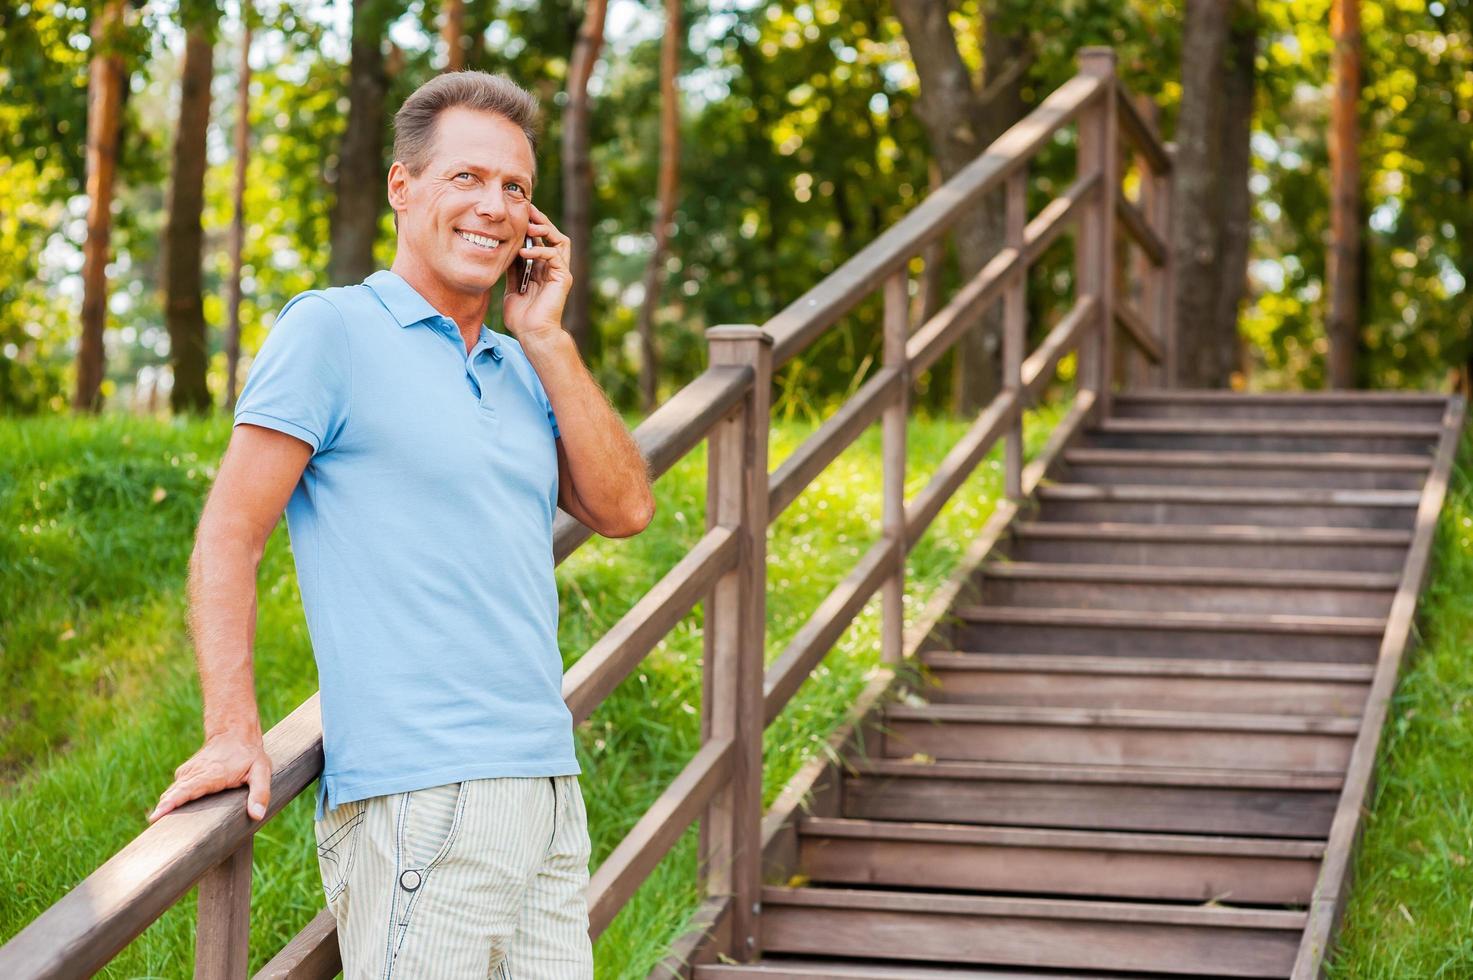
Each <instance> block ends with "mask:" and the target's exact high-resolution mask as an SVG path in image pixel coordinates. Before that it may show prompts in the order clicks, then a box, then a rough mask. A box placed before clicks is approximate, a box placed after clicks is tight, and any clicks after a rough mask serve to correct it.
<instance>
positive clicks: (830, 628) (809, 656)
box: [762, 538, 903, 726]
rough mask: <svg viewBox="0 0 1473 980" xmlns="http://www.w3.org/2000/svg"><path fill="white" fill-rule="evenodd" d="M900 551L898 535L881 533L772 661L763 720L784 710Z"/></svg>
mask: <svg viewBox="0 0 1473 980" xmlns="http://www.w3.org/2000/svg"><path fill="white" fill-rule="evenodd" d="M897 556H900V557H902V558H903V553H902V552H901V550H900V543H899V542H898V541H891V540H887V539H885V538H881V539H880V540H879V541H876V542H875V543H874V544H873V545H871V546H870V549H869V551H867V552H865V555H864V557H863V558H861V559H860V560H859V563H858V564H856V565H855V566H854V569H853V570H852V571H850V573H849V574H848V575H846V576H844V578H843V580H842V581H840V582H839V584H838V585H836V586H834V588H833V590H832V591H830V592H829V594H828V595H827V596H825V597H824V599H823V601H822V602H821V603H819V604H818V608H817V609H815V610H814V611H813V615H812V616H810V617H809V618H808V621H807V622H805V623H804V624H803V626H802V627H801V628H800V629H799V630H798V632H797V633H796V634H795V635H794V636H793V639H792V640H790V641H789V642H788V645H787V646H786V647H785V648H784V649H783V652H782V653H781V654H779V655H778V658H777V659H776V660H774V661H773V663H772V666H771V667H769V668H768V669H767V674H766V677H765V678H764V681H763V692H762V700H763V714H764V718H765V721H764V726H765V725H770V724H771V723H772V720H773V719H774V718H776V717H777V716H778V715H779V714H780V713H781V712H782V709H783V707H784V706H786V705H787V703H788V701H789V700H790V699H791V698H792V696H793V695H794V694H795V693H796V692H797V690H798V688H799V687H801V686H802V684H803V682H804V681H805V680H807V679H808V675H809V674H811V673H812V672H813V668H814V667H816V666H818V664H819V662H820V661H822V660H823V658H824V656H825V655H827V653H828V652H829V650H830V648H832V647H833V645H834V643H835V641H837V640H838V638H839V637H840V636H841V635H842V634H843V632H844V631H845V630H846V629H848V628H849V624H850V623H851V622H853V621H854V617H855V616H857V615H859V611H860V610H861V609H863V608H864V604H865V603H866V602H868V601H869V600H870V597H871V596H873V595H874V594H875V590H876V589H878V588H879V587H880V585H881V584H882V583H883V582H884V581H885V578H886V576H887V575H889V574H890V573H891V572H893V570H894V568H895V561H896V558H897Z"/></svg>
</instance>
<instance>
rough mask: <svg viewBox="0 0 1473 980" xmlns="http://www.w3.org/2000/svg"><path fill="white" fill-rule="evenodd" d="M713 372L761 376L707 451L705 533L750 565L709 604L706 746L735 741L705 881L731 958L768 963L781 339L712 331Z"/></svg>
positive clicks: (705, 846)
mask: <svg viewBox="0 0 1473 980" xmlns="http://www.w3.org/2000/svg"><path fill="white" fill-rule="evenodd" d="M706 340H707V342H708V344H709V345H710V351H711V355H710V363H711V364H712V365H713V366H714V365H717V364H736V365H743V366H747V367H750V368H752V371H753V381H752V388H751V390H750V391H749V392H748V393H747V396H746V398H744V399H743V400H742V403H741V406H740V407H739V408H738V409H737V410H736V411H734V412H733V413H732V414H731V415H729V416H727V417H726V418H725V419H723V420H722V421H720V422H718V423H717V424H716V427H715V428H714V429H712V431H711V435H710V437H709V439H708V441H707V459H708V466H707V477H706V526H707V527H708V528H710V527H714V526H716V525H718V524H720V525H722V526H724V527H730V528H734V529H736V530H737V532H738V535H739V538H740V541H741V557H740V559H739V560H738V562H737V566H736V567H735V568H733V569H732V570H731V571H729V572H727V573H726V574H725V575H723V576H722V577H721V578H720V579H718V580H717V582H716V585H715V587H714V588H713V589H712V590H711V595H710V597H709V598H708V599H707V601H706V609H705V630H704V641H703V642H704V649H705V661H704V665H703V674H704V678H705V686H704V690H703V692H702V698H701V721H702V724H701V729H702V740H703V741H704V740H706V739H711V738H715V739H730V740H731V743H732V767H731V778H730V780H729V781H728V782H727V784H726V786H725V787H723V788H722V790H721V791H720V792H719V793H717V795H716V796H715V798H714V799H713V800H712V801H711V803H710V805H709V806H708V807H707V808H706V815H705V819H704V820H703V821H702V823H701V872H702V875H703V877H704V878H705V881H706V889H707V892H708V894H712V895H729V896H730V897H731V910H730V913H729V917H728V921H729V922H730V923H731V948H730V949H729V950H727V953H728V954H729V955H731V956H733V957H735V958H736V959H738V960H744V961H745V960H751V959H754V958H755V957H757V956H759V955H760V954H761V948H760V945H759V938H760V936H761V932H760V930H759V929H758V928H757V916H758V914H759V913H760V911H761V909H760V905H759V902H760V899H761V895H762V731H763V728H764V713H763V701H762V679H763V653H764V650H765V646H766V643H765V640H766V632H767V612H766V598H767V430H768V425H769V419H770V415H771V409H770V402H771V398H772V338H771V336H769V335H768V334H767V333H766V332H765V331H763V330H762V329H761V328H759V327H754V326H719V327H712V328H710V329H709V330H707V331H706Z"/></svg>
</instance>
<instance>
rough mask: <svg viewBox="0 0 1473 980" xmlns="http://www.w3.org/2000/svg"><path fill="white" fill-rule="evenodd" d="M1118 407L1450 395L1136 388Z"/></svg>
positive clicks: (1422, 399) (1422, 400)
mask: <svg viewBox="0 0 1473 980" xmlns="http://www.w3.org/2000/svg"><path fill="white" fill-rule="evenodd" d="M1113 401H1114V402H1115V404H1117V405H1122V404H1128V403H1130V402H1213V403H1220V402H1229V403H1237V402H1243V403H1250V402H1256V403H1258V404H1284V405H1299V404H1305V403H1316V402H1317V403H1320V404H1334V403H1349V404H1356V403H1362V402H1383V403H1391V404H1408V405H1446V404H1447V401H1448V396H1447V395H1440V394H1437V393H1436V392H1430V391H1385V390H1374V391H1373V390H1368V389H1367V390H1353V391H1252V392H1249V391H1223V390H1221V389H1209V388H1135V389H1132V390H1130V391H1122V392H1119V393H1117V394H1116V395H1115V396H1114V397H1113Z"/></svg>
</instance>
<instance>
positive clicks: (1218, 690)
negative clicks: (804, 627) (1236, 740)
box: [919, 651, 1370, 718]
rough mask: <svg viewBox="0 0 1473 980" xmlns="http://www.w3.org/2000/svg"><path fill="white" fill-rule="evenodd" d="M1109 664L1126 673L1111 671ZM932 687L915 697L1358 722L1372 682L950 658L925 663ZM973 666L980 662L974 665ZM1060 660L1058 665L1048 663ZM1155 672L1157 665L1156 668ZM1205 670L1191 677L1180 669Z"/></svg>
mask: <svg viewBox="0 0 1473 980" xmlns="http://www.w3.org/2000/svg"><path fill="white" fill-rule="evenodd" d="M1112 659H1118V660H1119V661H1120V662H1121V664H1123V665H1124V667H1125V669H1122V670H1112V669H1110V666H1109V665H1110V663H1111V661H1112ZM922 660H923V662H924V663H925V665H926V667H927V670H928V677H929V679H930V681H931V683H930V684H927V685H925V686H922V687H920V688H919V693H920V694H921V695H922V696H923V697H925V698H926V699H927V700H929V701H931V702H933V703H942V704H991V705H1017V706H1027V705H1036V706H1055V707H1076V708H1148V709H1149V708H1174V709H1177V710H1181V711H1202V712H1232V713H1238V714H1242V713H1248V712H1260V713H1286V712H1299V713H1303V714H1315V715H1338V716H1340V717H1347V718H1349V717H1357V716H1358V715H1359V714H1360V711H1361V708H1362V706H1363V705H1364V703H1365V698H1366V691H1367V689H1368V685H1369V682H1370V676H1369V675H1370V667H1369V665H1354V666H1350V665H1342V664H1292V665H1290V666H1292V667H1295V668H1298V669H1297V670H1296V671H1294V672H1293V673H1288V672H1286V673H1283V674H1273V673H1267V672H1264V673H1260V674H1258V675H1253V674H1250V673H1247V672H1246V671H1235V670H1232V669H1231V668H1236V667H1258V668H1270V669H1277V668H1279V667H1281V666H1282V665H1281V664H1280V663H1278V662H1276V661H1236V660H1206V661H1191V660H1172V659H1165V658H1156V659H1148V658H1127V657H1120V658H1110V657H1088V656H1085V657H1068V656H1052V657H1050V656H1030V655H1027V654H983V653H948V652H943V651H933V652H930V653H927V654H924V655H923V656H922ZM974 661H981V663H975V662H974ZM1051 661H1060V662H1062V663H1052V662H1051ZM1157 665H1160V666H1157ZM1193 666H1201V667H1204V668H1206V669H1205V670H1203V671H1201V672H1198V673H1191V672H1188V671H1186V670H1181V669H1178V668H1180V667H1193ZM1312 667H1324V668H1330V669H1331V670H1332V671H1335V672H1348V671H1354V672H1359V673H1363V674H1364V676H1356V677H1351V678H1348V679H1347V678H1345V677H1341V676H1335V675H1334V674H1330V675H1328V676H1318V677H1317V676H1315V675H1314V673H1313V672H1312V671H1310V670H1308V669H1307V668H1312Z"/></svg>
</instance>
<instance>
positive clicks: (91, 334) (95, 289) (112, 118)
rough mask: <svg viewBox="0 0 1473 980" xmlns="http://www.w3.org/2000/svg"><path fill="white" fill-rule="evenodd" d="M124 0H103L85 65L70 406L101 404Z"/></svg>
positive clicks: (123, 79) (123, 77) (90, 408)
mask: <svg viewBox="0 0 1473 980" xmlns="http://www.w3.org/2000/svg"><path fill="white" fill-rule="evenodd" d="M126 9H127V6H126V0H107V2H106V3H105V4H103V6H102V7H101V9H100V10H98V12H97V15H96V18H95V19H94V20H93V22H92V28H91V32H90V33H91V37H92V48H91V50H92V58H91V61H90V62H89V64H88V68H87V242H86V244H85V245H84V246H83V247H82V337H81V344H80V346H79V348H78V351H77V387H76V391H75V392H74V394H73V396H72V408H73V409H75V410H76V411H79V412H97V411H100V410H101V409H102V375H103V370H104V356H103V346H102V331H103V326H104V324H105V322H106V319H107V260H108V252H109V250H108V239H109V238H110V237H111V235H112V201H113V180H114V178H115V176H116V174H117V163H118V143H119V133H120V130H121V126H120V122H121V116H122V106H123V87H124V86H125V85H126V84H127V69H126V67H125V65H124V62H123V56H122V54H121V52H119V51H118V49H117V45H118V44H119V43H120V42H121V35H122V32H123V27H124V16H125V11H126Z"/></svg>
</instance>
